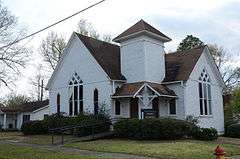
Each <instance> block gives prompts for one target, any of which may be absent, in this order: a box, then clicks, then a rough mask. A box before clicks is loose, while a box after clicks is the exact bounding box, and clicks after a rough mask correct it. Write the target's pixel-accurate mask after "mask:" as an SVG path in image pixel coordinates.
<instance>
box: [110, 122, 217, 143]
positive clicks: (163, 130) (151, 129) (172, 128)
mask: <svg viewBox="0 0 240 159" xmlns="http://www.w3.org/2000/svg"><path fill="white" fill-rule="evenodd" d="M114 131H115V134H116V136H117V137H119V138H129V139H138V140H141V139H143V140H145V139H154V140H157V139H160V140H176V139H181V138H195V139H199V140H214V139H216V138H217V131H216V130H215V129H213V128H210V129H208V128H199V127H198V126H196V125H195V124H193V123H190V122H187V121H184V120H179V119H172V118H159V119H140V120H139V119H122V120H120V121H118V122H117V123H115V124H114Z"/></svg>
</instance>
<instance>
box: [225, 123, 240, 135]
mask: <svg viewBox="0 0 240 159" xmlns="http://www.w3.org/2000/svg"><path fill="white" fill-rule="evenodd" d="M226 134H227V136H228V137H236V138H240V124H232V125H230V126H228V127H227V133H226Z"/></svg>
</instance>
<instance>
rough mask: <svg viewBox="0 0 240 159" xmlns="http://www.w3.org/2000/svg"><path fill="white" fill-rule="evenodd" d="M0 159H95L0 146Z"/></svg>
mask: <svg viewBox="0 0 240 159" xmlns="http://www.w3.org/2000/svg"><path fill="white" fill-rule="evenodd" d="M0 154H1V155H0V159H97V158H94V157H84V156H80V155H73V154H65V153H61V152H55V151H48V150H39V149H34V148H30V147H19V146H13V145H5V144H4V145H0Z"/></svg>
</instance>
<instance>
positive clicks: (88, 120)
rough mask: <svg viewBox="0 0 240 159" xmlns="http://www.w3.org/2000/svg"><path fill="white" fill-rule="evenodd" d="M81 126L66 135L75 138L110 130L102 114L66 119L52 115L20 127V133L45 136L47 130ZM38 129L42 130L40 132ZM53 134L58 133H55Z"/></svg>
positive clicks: (62, 116)
mask: <svg viewBox="0 0 240 159" xmlns="http://www.w3.org/2000/svg"><path fill="white" fill-rule="evenodd" d="M75 125H82V126H85V127H84V128H76V129H74V130H73V129H72V130H69V131H68V132H65V133H68V134H73V135H77V136H83V135H90V134H92V133H93V132H94V133H100V132H106V131H109V129H110V119H109V118H108V117H107V116H106V115H104V114H98V115H92V114H90V115H86V114H79V115H78V116H76V117H66V116H64V115H61V114H60V115H59V114H53V115H51V116H48V117H47V118H46V119H44V120H42V121H30V122H27V123H25V124H23V126H22V131H23V133H24V134H26V135H30V134H32V135H34V134H46V133H48V130H49V129H54V128H60V127H64V126H75ZM87 125H88V127H87ZM39 129H43V130H42V131H41V130H39ZM55 133H60V131H59V132H55Z"/></svg>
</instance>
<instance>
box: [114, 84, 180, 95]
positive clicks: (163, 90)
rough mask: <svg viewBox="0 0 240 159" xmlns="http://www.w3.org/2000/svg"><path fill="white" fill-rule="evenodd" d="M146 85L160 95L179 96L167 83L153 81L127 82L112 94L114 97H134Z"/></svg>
mask: <svg viewBox="0 0 240 159" xmlns="http://www.w3.org/2000/svg"><path fill="white" fill-rule="evenodd" d="M144 85H146V86H147V87H149V88H150V89H152V91H154V92H156V93H157V94H158V96H168V97H177V95H176V94H175V92H174V91H173V90H171V89H169V88H168V87H167V86H166V85H163V84H158V83H152V82H145V81H143V82H135V83H125V84H123V85H122V86H121V87H120V88H119V89H118V90H117V91H116V92H115V94H113V95H112V98H120V97H133V96H134V95H136V94H137V93H138V92H139V91H141V89H142V88H143V87H144Z"/></svg>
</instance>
